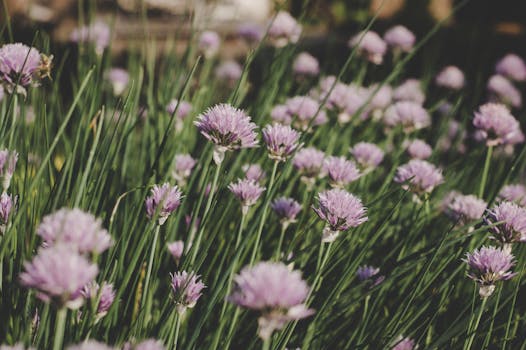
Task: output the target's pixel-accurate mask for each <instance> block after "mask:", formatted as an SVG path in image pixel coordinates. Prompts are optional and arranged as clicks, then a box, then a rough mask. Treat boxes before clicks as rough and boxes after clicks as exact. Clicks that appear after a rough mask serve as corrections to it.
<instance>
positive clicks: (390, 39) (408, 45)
mask: <svg viewBox="0 0 526 350" xmlns="http://www.w3.org/2000/svg"><path fill="white" fill-rule="evenodd" d="M384 40H385V42H386V43H387V45H388V46H389V47H390V48H392V49H393V50H395V51H397V50H398V51H402V52H409V51H411V49H412V48H413V46H414V45H415V40H416V38H415V35H414V34H413V32H411V31H410V30H409V29H407V28H406V27H404V26H403V25H396V26H394V27H391V28H389V29H388V30H387V31H386V32H385V34H384Z"/></svg>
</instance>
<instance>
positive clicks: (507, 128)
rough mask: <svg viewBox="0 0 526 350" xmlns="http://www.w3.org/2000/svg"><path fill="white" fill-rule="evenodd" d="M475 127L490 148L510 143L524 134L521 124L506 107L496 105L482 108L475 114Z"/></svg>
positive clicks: (486, 105)
mask: <svg viewBox="0 0 526 350" xmlns="http://www.w3.org/2000/svg"><path fill="white" fill-rule="evenodd" d="M473 125H474V126H475V128H477V129H478V131H479V132H480V136H481V137H482V138H483V139H485V140H486V144H487V145H488V146H496V145H500V144H507V143H510V141H511V140H513V139H514V138H515V137H516V136H517V135H518V134H520V133H522V131H521V129H520V124H519V122H518V121H517V119H515V117H514V116H513V115H511V113H510V111H509V110H508V109H507V108H506V106H504V105H501V104H496V103H486V104H485V105H482V106H480V108H479V110H478V112H475V118H474V119H473Z"/></svg>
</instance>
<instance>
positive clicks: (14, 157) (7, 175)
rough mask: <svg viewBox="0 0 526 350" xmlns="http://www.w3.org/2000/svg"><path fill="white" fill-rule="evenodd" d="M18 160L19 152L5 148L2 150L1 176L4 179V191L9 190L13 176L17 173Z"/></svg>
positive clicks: (0, 157)
mask: <svg viewBox="0 0 526 350" xmlns="http://www.w3.org/2000/svg"><path fill="white" fill-rule="evenodd" d="M17 161H18V153H17V152H16V151H10V150H8V149H3V150H1V151H0V178H1V179H2V188H3V189H4V192H5V191H7V189H8V188H9V185H10V184H11V178H12V177H13V174H14V173H15V167H16V163H17Z"/></svg>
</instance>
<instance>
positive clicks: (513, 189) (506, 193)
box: [498, 184, 526, 207]
mask: <svg viewBox="0 0 526 350" xmlns="http://www.w3.org/2000/svg"><path fill="white" fill-rule="evenodd" d="M498 199H499V200H500V201H508V202H515V203H517V204H519V205H520V206H522V207H524V206H526V187H524V185H521V184H515V185H507V186H504V187H503V188H502V189H501V190H500V192H499V195H498Z"/></svg>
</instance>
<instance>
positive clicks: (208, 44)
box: [197, 30, 221, 58]
mask: <svg viewBox="0 0 526 350" xmlns="http://www.w3.org/2000/svg"><path fill="white" fill-rule="evenodd" d="M220 45H221V38H220V37H219V34H217V33H216V32H214V31H211V30H207V31H204V32H203V33H201V36H199V41H198V43H197V47H198V49H199V52H201V53H202V54H203V55H204V56H205V57H206V58H211V57H214V56H215V55H216V54H217V53H218V51H219V46H220Z"/></svg>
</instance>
